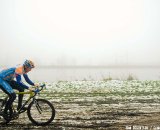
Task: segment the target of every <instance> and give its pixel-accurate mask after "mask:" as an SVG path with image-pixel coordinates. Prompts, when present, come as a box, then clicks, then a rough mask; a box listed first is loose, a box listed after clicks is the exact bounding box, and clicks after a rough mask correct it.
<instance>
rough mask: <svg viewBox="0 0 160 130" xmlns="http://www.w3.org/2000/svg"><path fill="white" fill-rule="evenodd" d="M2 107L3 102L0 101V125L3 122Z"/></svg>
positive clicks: (3, 105)
mask: <svg viewBox="0 0 160 130" xmlns="http://www.w3.org/2000/svg"><path fill="white" fill-rule="evenodd" d="M4 107H5V100H3V99H0V124H1V123H3V122H4V119H3V110H4Z"/></svg>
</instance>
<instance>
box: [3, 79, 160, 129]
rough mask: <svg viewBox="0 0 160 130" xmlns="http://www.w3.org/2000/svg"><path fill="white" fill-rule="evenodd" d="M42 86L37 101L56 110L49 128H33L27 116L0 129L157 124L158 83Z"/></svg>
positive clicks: (75, 83) (103, 82) (158, 122)
mask: <svg viewBox="0 0 160 130" xmlns="http://www.w3.org/2000/svg"><path fill="white" fill-rule="evenodd" d="M46 84H47V89H45V90H44V91H43V92H42V93H41V94H40V95H39V96H38V98H45V99H48V100H49V101H51V102H52V103H53V105H54V107H55V109H56V117H55V120H54V121H53V122H52V123H51V125H49V126H46V127H38V126H34V125H32V124H31V122H30V121H29V120H28V117H27V114H22V115H21V116H20V118H19V119H18V120H14V121H12V122H11V123H10V124H9V125H8V126H1V127H2V128H3V129H9V128H11V129H14V128H15V129H17V126H19V128H21V129H24V128H39V129H45V128H47V129H55V130H92V129H97V130H107V129H110V130H115V129H120V130H123V129H124V130H125V129H133V128H134V127H137V126H138V127H148V128H151V127H157V126H158V125H160V120H159V119H160V96H159V95H160V81H138V80H132V81H121V80H108V81H72V82H71V81H59V82H54V83H46ZM0 93H1V92H0ZM1 97H3V94H1Z"/></svg>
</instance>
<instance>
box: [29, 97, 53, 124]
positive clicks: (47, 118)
mask: <svg viewBox="0 0 160 130" xmlns="http://www.w3.org/2000/svg"><path fill="white" fill-rule="evenodd" d="M27 115H28V118H29V119H30V120H31V122H32V123H34V124H36V125H41V126H44V125H48V124H49V123H51V122H52V121H53V119H54V117H55V109H54V107H53V105H52V104H51V103H50V102H49V101H47V100H45V99H35V100H34V101H32V102H31V103H30V104H29V106H28V110H27Z"/></svg>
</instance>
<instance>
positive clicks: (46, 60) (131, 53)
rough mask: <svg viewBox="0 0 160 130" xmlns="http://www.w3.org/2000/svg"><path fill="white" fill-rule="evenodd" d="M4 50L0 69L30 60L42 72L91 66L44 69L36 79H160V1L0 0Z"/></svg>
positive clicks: (0, 36) (0, 33) (0, 38)
mask: <svg viewBox="0 0 160 130" xmlns="http://www.w3.org/2000/svg"><path fill="white" fill-rule="evenodd" d="M0 48H1V49H0V67H3V66H14V65H16V64H19V63H22V62H23V61H24V60H25V59H31V60H33V61H34V62H35V64H36V66H37V67H45V66H46V68H47V67H48V66H50V67H65V66H70V67H72V68H74V67H75V66H79V67H80V66H81V67H82V66H83V67H86V68H84V69H83V70H82V69H79V70H75V68H74V69H71V68H70V70H69V69H68V70H64V69H62V68H59V70H58V68H54V69H52V70H50V69H48V70H46V69H45V70H43V69H39V70H35V73H34V74H35V75H34V76H33V78H35V79H39V78H37V77H38V75H39V74H40V73H42V74H43V75H46V77H51V78H52V79H56V80H59V79H66V77H67V78H69V77H72V79H73V80H75V79H76V78H74V77H76V76H75V72H76V74H79V75H78V76H80V77H77V79H82V78H84V77H86V76H88V77H96V78H95V79H98V78H99V77H106V76H113V77H116V76H119V77H124V75H125V76H127V75H129V74H133V75H136V76H137V75H138V76H137V77H143V78H142V79H160V51H159V50H160V1H159V0H27V1H26V0H0ZM91 66H92V67H95V66H96V67H101V68H103V69H101V68H99V69H98V68H93V69H94V70H92V72H91V71H90V70H89V68H90V67H91ZM87 67H88V68H87ZM105 67H106V68H105ZM107 67H123V69H124V70H123V69H122V68H118V70H117V69H115V68H111V70H107ZM127 67H132V69H128V68H127ZM134 67H136V68H137V67H140V69H139V68H138V70H135V68H134ZM145 67H150V68H147V69H144V68H145ZM155 68H157V69H155ZM142 69H143V71H142ZM60 71H62V72H60ZM53 73H55V75H53ZM47 75H48V76H47ZM146 76H148V77H146ZM97 77H98V78H97ZM52 79H51V80H52ZM140 79H141V78H140ZM42 80H43V79H42ZM67 80H68V79H67Z"/></svg>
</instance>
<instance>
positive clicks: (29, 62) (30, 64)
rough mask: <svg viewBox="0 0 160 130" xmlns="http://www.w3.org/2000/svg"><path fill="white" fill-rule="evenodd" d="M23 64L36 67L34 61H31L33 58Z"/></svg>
mask: <svg viewBox="0 0 160 130" xmlns="http://www.w3.org/2000/svg"><path fill="white" fill-rule="evenodd" d="M23 65H24V66H26V67H28V68H34V67H35V66H34V63H33V61H31V60H25V62H24V64H23Z"/></svg>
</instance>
